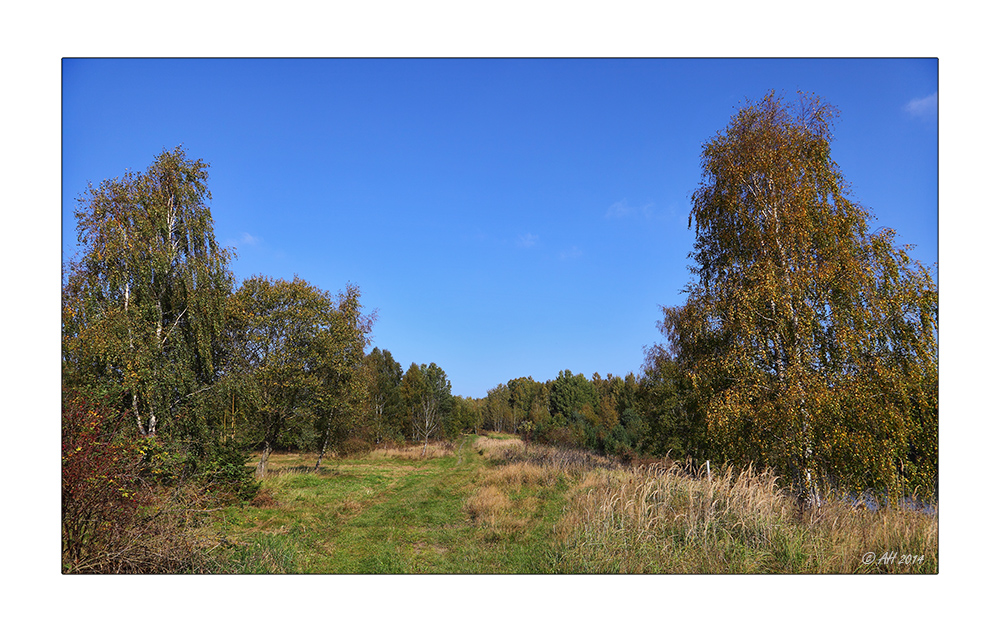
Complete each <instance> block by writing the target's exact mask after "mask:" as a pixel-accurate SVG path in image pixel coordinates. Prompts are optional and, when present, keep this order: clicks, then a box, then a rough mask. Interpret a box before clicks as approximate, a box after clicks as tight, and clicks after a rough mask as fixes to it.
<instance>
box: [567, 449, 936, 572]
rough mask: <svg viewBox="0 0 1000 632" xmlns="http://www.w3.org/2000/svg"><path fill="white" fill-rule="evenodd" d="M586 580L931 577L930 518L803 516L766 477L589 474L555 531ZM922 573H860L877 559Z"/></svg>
mask: <svg viewBox="0 0 1000 632" xmlns="http://www.w3.org/2000/svg"><path fill="white" fill-rule="evenodd" d="M556 533H557V536H558V538H559V539H560V541H562V542H564V543H566V544H567V546H568V547H569V549H570V552H571V553H570V556H569V559H570V560H571V562H572V564H575V568H576V570H580V571H584V572H627V573H643V572H657V573H773V572H779V573H780V572H788V573H856V572H936V570H937V518H936V517H935V516H931V515H926V514H923V513H920V512H917V511H913V510H908V509H901V508H895V509H886V510H882V511H879V512H872V511H868V510H867V509H861V510H858V509H855V508H853V507H852V506H851V505H849V504H846V503H837V502H829V503H827V504H825V505H824V506H823V507H821V508H817V509H815V510H811V511H807V512H803V511H801V510H800V508H799V505H798V504H797V503H796V501H795V500H794V499H793V498H792V497H791V496H790V495H789V494H786V493H785V492H784V491H783V490H782V489H780V487H779V485H778V480H777V478H776V477H775V476H774V475H772V474H771V473H769V472H766V471H755V470H753V469H750V468H747V469H745V470H742V471H734V470H733V469H732V468H729V469H726V470H724V471H722V472H719V473H717V474H715V475H713V477H712V478H711V479H709V478H708V477H707V476H689V475H687V474H686V473H684V472H683V471H682V470H681V469H680V468H678V467H677V466H671V467H662V466H660V467H657V466H654V467H649V468H646V467H640V468H636V469H632V470H604V471H591V472H588V473H587V474H585V475H584V476H583V477H581V478H580V479H579V480H578V482H577V484H576V486H575V487H574V488H573V489H572V490H571V492H570V505H569V507H568V509H567V511H566V513H565V515H564V516H563V518H562V520H561V521H560V522H559V524H558V525H557V527H556ZM894 551H895V552H897V553H898V554H899V556H902V555H917V556H919V555H923V556H924V561H923V562H922V563H921V564H919V565H918V564H912V565H906V566H904V565H899V564H897V565H895V566H892V567H887V566H885V565H882V566H879V565H875V564H865V563H864V559H865V558H864V555H865V553H868V552H875V554H876V555H877V556H881V554H882V553H883V552H885V553H891V552H894Z"/></svg>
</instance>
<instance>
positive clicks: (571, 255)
mask: <svg viewBox="0 0 1000 632" xmlns="http://www.w3.org/2000/svg"><path fill="white" fill-rule="evenodd" d="M582 256H583V251H582V250H580V249H579V248H577V247H576V246H573V247H572V248H570V249H569V250H563V251H562V252H560V253H559V258H560V259H579V258H580V257H582Z"/></svg>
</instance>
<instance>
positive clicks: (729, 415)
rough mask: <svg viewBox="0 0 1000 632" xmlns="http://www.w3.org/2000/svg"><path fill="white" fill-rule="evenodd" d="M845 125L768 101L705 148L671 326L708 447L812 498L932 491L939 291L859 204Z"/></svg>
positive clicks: (827, 109) (803, 102)
mask: <svg viewBox="0 0 1000 632" xmlns="http://www.w3.org/2000/svg"><path fill="white" fill-rule="evenodd" d="M836 116H837V113H836V111H835V109H834V108H833V107H832V106H830V105H829V104H827V103H826V102H824V101H823V100H821V99H819V98H817V97H814V96H808V95H800V99H799V101H798V103H789V102H786V101H785V100H784V99H782V98H781V97H778V96H775V95H774V94H773V93H771V94H769V95H767V96H766V97H765V98H764V99H763V100H761V101H759V102H757V103H753V104H749V105H747V106H746V107H744V108H742V109H741V110H739V112H738V113H737V114H736V115H735V116H734V117H733V118H732V120H731V121H730V124H729V126H728V128H727V129H726V130H725V131H724V132H722V133H720V134H718V135H717V136H716V137H714V138H712V139H711V140H710V141H708V142H707V143H706V144H705V145H704V150H703V154H702V182H701V185H700V187H699V188H698V190H697V191H696V192H695V193H694V195H693V197H692V203H693V205H692V211H691V215H690V220H689V221H690V222H691V223H693V224H694V227H695V230H696V238H695V245H694V251H693V252H692V253H691V257H692V258H693V259H694V262H695V265H694V266H693V267H692V271H693V273H694V275H695V280H694V281H692V282H691V283H690V284H689V285H688V286H687V287H686V293H687V302H686V303H685V304H684V305H683V306H680V307H672V308H666V309H665V310H664V319H663V321H662V323H661V330H662V332H663V333H664V334H665V335H666V336H667V338H668V340H669V343H670V352H671V353H672V354H673V355H674V357H676V359H677V360H678V362H679V363H680V365H681V367H683V369H684V370H685V371H686V373H687V375H689V376H690V378H691V379H692V382H693V384H694V385H695V389H696V391H697V393H698V397H699V401H700V402H701V405H702V411H703V414H704V420H705V423H706V437H707V441H708V442H709V444H710V448H711V450H712V451H714V452H715V453H717V454H718V455H719V456H720V457H722V458H727V459H733V460H741V461H754V462H756V463H758V464H765V465H769V466H772V467H775V468H777V469H778V470H779V471H781V472H782V473H784V474H786V475H787V476H788V477H789V478H790V479H791V481H793V482H794V484H795V485H796V486H797V487H798V489H800V490H801V491H802V494H803V497H804V498H809V499H810V500H812V501H813V502H816V501H818V496H817V491H818V482H819V481H818V479H819V478H820V477H823V478H826V479H830V480H832V481H834V482H836V483H838V484H840V485H851V486H858V487H873V488H877V489H883V490H885V489H888V490H893V491H895V490H899V489H901V487H902V486H904V485H907V486H910V487H913V486H922V487H923V488H924V490H925V491H926V490H927V488H928V487H929V486H931V485H933V484H934V482H935V481H936V472H937V456H936V454H937V451H936V443H937V395H936V392H937V287H936V285H935V283H934V281H933V279H932V276H931V273H930V271H929V270H928V269H927V268H925V267H924V266H923V265H921V264H920V263H919V262H917V261H912V260H911V259H910V258H909V256H908V254H907V250H908V248H907V247H903V248H898V247H896V246H895V245H894V243H893V242H894V233H893V231H891V230H889V229H883V230H881V231H879V232H876V233H874V234H873V233H870V232H869V228H868V226H869V220H870V219H871V218H872V215H871V214H870V212H869V211H868V210H867V209H865V208H864V207H862V206H860V205H859V204H857V203H856V202H853V201H852V200H850V199H849V197H848V196H849V195H850V191H849V189H848V186H847V184H846V183H845V181H844V179H843V176H842V174H841V172H840V169H839V167H838V165H837V164H836V163H835V162H834V161H833V159H832V157H831V152H830V145H831V141H832V138H833V135H832V128H831V125H832V122H833V121H834V120H835V118H836Z"/></svg>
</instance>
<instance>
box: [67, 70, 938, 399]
mask: <svg viewBox="0 0 1000 632" xmlns="http://www.w3.org/2000/svg"><path fill="white" fill-rule="evenodd" d="M62 89H63V90H62V99H63V100H62V152H63V153H62V167H63V168H62V217H63V220H62V227H63V240H62V243H63V258H64V259H68V258H71V257H73V256H74V252H75V248H76V227H75V221H74V218H73V211H74V209H75V208H76V203H75V199H76V198H77V197H79V196H80V195H81V194H82V193H83V192H84V191H85V189H86V186H87V182H88V181H91V182H93V183H94V184H97V183H99V182H100V181H102V180H104V179H107V178H112V177H118V176H120V175H122V174H123V173H125V171H127V170H133V171H142V170H144V169H146V167H148V166H149V164H150V163H151V162H152V160H153V158H154V156H155V155H156V154H157V153H159V152H160V151H161V150H163V149H165V148H166V149H170V148H173V147H175V146H177V145H180V144H183V146H184V147H185V148H186V151H187V154H188V156H189V157H190V158H200V159H203V160H205V161H206V162H208V163H209V164H210V165H211V168H210V170H209V175H210V177H209V188H210V189H211V191H212V196H213V199H212V202H211V208H212V214H213V217H214V218H215V232H216V237H217V238H218V240H219V242H220V243H221V244H223V245H225V246H228V247H233V248H235V249H236V251H237V253H238V256H237V258H236V259H235V261H234V262H233V263H232V269H233V271H234V273H235V275H236V277H237V280H238V281H240V280H242V279H244V278H247V277H250V276H253V275H258V274H263V275H268V276H272V277H280V278H291V277H292V276H293V275H298V276H299V277H301V278H303V279H305V280H306V281H308V282H310V283H312V284H313V285H316V286H318V287H320V288H322V289H325V290H329V291H330V292H331V293H334V294H335V293H336V292H337V291H338V290H340V289H342V288H343V287H344V285H345V284H346V283H347V282H353V283H356V284H358V285H359V286H360V287H361V291H362V297H363V302H364V304H365V306H366V307H367V308H368V309H369V310H375V309H377V310H378V320H377V322H376V324H375V328H374V331H373V334H374V340H373V344H374V345H375V346H378V347H380V348H385V349H388V350H389V351H391V352H392V354H393V356H394V357H395V358H396V360H397V361H398V362H400V364H402V365H403V368H404V370H405V368H406V367H407V366H409V364H410V363H411V362H417V363H430V362H435V363H437V364H438V365H439V366H441V367H442V368H443V369H444V370H445V372H446V373H447V374H448V376H449V378H450V379H451V382H452V387H453V389H452V390H453V393H455V394H458V395H465V396H473V397H480V396H484V395H485V394H486V391H487V390H488V389H489V388H492V387H493V386H495V385H497V384H498V383H500V382H506V381H508V380H509V379H511V378H515V377H519V376H531V377H533V378H535V379H536V380H539V381H544V380H546V379H550V378H554V377H555V376H556V375H557V374H558V372H559V371H560V370H562V369H570V370H572V371H573V372H574V373H583V374H584V375H586V376H588V377H589V376H590V375H591V374H593V373H594V372H595V371H596V372H600V373H601V374H602V375H603V374H607V373H613V374H616V375H625V374H627V373H629V372H635V373H639V371H640V367H641V364H642V361H643V355H644V354H643V348H644V347H645V346H648V345H651V344H653V343H656V342H658V341H660V337H659V334H658V332H657V330H656V322H657V320H658V319H659V318H660V307H659V306H660V305H675V304H679V303H681V302H683V300H684V296H683V295H682V294H681V293H680V290H681V289H682V288H683V286H684V285H685V283H686V282H687V281H688V280H689V279H690V273H689V272H688V270H687V266H688V265H689V264H690V260H688V259H687V254H688V253H689V251H690V250H691V246H692V242H693V231H691V230H688V228H687V219H688V212H689V210H690V197H691V194H692V193H693V192H694V190H695V189H696V188H697V186H698V184H699V181H700V152H701V146H702V144H703V143H704V142H705V141H706V140H708V139H709V138H710V137H711V136H713V135H714V134H715V133H716V132H719V131H721V130H723V129H724V128H725V127H726V125H727V124H728V121H729V118H730V117H731V116H732V115H733V114H734V113H735V111H736V109H737V108H738V107H739V106H740V105H741V104H742V103H744V102H745V101H746V100H747V99H750V100H756V99H759V98H760V97H762V96H763V95H764V94H765V93H766V92H767V91H769V90H771V89H775V90H777V91H778V92H785V93H786V94H787V95H789V96H792V97H794V95H795V92H796V91H797V90H804V91H808V92H815V93H816V94H818V95H820V96H822V97H824V98H825V99H827V100H828V101H829V102H830V103H832V104H834V105H835V106H837V107H838V108H839V109H840V111H841V119H840V121H839V122H838V124H837V126H836V129H835V139H836V140H835V142H834V145H833V156H834V159H835V160H836V161H837V162H838V163H839V164H840V166H841V168H842V170H843V172H844V175H845V177H846V179H847V180H848V181H850V182H851V183H852V189H853V193H854V195H853V197H854V199H855V201H857V202H860V203H861V204H863V205H865V206H867V207H868V208H869V209H870V210H871V211H872V212H873V213H874V215H875V216H876V217H877V220H875V221H873V223H872V228H873V229H874V228H877V227H879V226H889V227H892V228H894V229H896V231H897V233H898V236H897V243H899V244H904V243H910V244H914V245H915V249H914V251H913V254H914V256H915V257H916V258H918V259H920V260H921V261H922V262H924V263H925V264H933V263H936V262H937V260H938V254H937V252H938V251H937V248H938V127H937V91H938V63H937V61H936V60H934V59H827V60H805V59H803V60H797V59H782V60H776V59H761V60H723V59H700V60H699V59H649V60H639V59H609V60H591V59H558V60H544V59H542V60H530V59H512V60H503V59H438V60H434V59H429V60H412V59H401V60H375V59H330V60H324V59H315V60H263V59H214V60H198V59H175V60H156V59H134V60H126V59H65V60H63V62H62Z"/></svg>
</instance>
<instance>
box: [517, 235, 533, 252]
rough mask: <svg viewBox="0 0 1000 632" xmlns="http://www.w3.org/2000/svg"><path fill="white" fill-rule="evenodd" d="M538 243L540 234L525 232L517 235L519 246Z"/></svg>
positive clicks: (529, 245) (530, 245) (529, 246)
mask: <svg viewBox="0 0 1000 632" xmlns="http://www.w3.org/2000/svg"><path fill="white" fill-rule="evenodd" d="M537 243H538V235H532V234H531V233H525V234H524V235H518V236H517V247H518V248H531V247H532V246H534V245H535V244H537Z"/></svg>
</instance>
